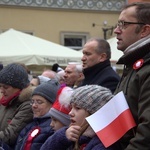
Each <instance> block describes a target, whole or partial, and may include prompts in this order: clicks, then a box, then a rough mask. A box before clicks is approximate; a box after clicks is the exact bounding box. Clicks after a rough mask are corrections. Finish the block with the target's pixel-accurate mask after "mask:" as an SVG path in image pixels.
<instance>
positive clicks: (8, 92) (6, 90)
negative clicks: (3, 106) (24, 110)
mask: <svg viewBox="0 0 150 150" xmlns="http://www.w3.org/2000/svg"><path fill="white" fill-rule="evenodd" d="M19 90H20V89H18V88H14V87H12V86H10V85H6V84H0V92H1V93H2V96H4V98H5V99H8V98H10V97H11V96H12V95H14V94H15V93H16V92H18V91H19Z"/></svg>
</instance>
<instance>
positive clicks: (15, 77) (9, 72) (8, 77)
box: [0, 63, 29, 89]
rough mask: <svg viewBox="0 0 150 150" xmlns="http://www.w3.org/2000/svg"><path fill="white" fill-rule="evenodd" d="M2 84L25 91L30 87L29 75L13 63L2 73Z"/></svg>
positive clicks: (0, 72) (0, 77) (0, 78)
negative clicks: (24, 89)
mask: <svg viewBox="0 0 150 150" xmlns="http://www.w3.org/2000/svg"><path fill="white" fill-rule="evenodd" d="M0 83H3V84H7V85H10V86H12V87H14V88H18V89H23V88H26V87H27V86H28V85H29V80H28V73H27V71H26V70H25V68H24V67H23V66H21V65H20V64H17V63H12V64H9V65H7V66H6V67H4V68H3V69H2V70H1V71H0Z"/></svg>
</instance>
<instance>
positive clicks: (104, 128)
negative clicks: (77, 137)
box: [86, 91, 136, 147]
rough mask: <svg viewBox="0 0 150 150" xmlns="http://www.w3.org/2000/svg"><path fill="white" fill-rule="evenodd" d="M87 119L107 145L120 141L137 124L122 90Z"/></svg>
mask: <svg viewBox="0 0 150 150" xmlns="http://www.w3.org/2000/svg"><path fill="white" fill-rule="evenodd" d="M86 120H87V121H88V123H89V124H90V126H91V127H92V128H93V130H94V131H95V133H96V134H97V136H98V137H99V139H100V140H101V142H102V143H103V144H104V146H105V147H109V146H110V145H112V144H113V143H115V142H116V141H118V140H119V139H120V138H121V137H122V136H123V135H124V134H125V133H126V132H127V131H128V130H129V129H131V128H133V127H134V126H136V123H135V121H134V119H133V116H132V114H131V111H130V109H129V106H128V104H127V102H126V99H125V96H124V94H123V92H122V91H121V92H119V93H118V94H117V95H115V96H114V97H113V98H112V99H111V100H110V101H109V102H107V103H106V104H105V105H104V106H103V107H101V108H100V109H99V110H98V111H97V112H95V113H94V114H92V115H91V116H89V117H87V118H86Z"/></svg>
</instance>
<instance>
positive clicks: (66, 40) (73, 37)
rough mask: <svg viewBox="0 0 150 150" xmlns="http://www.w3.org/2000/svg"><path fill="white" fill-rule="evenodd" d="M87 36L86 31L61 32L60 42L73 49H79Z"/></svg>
mask: <svg viewBox="0 0 150 150" xmlns="http://www.w3.org/2000/svg"><path fill="white" fill-rule="evenodd" d="M88 37H89V34H88V33H73V32H62V33H61V44H62V45H64V46H66V47H69V48H72V49H75V50H81V49H82V47H83V46H84V44H85V43H86V41H87V39H88Z"/></svg>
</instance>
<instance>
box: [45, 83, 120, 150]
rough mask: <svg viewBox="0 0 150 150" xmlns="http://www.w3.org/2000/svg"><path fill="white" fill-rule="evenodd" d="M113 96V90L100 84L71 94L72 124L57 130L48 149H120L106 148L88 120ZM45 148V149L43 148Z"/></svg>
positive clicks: (115, 147) (85, 87)
mask: <svg viewBox="0 0 150 150" xmlns="http://www.w3.org/2000/svg"><path fill="white" fill-rule="evenodd" d="M112 97H113V95H112V93H111V91H110V90H109V89H107V88H105V87H101V86H98V85H87V86H82V87H79V88H77V89H75V90H74V92H73V93H72V95H71V101H70V104H71V111H70V112H69V115H70V120H71V124H70V126H69V128H68V127H63V128H61V129H60V130H58V131H56V132H55V133H54V134H53V135H52V136H51V138H50V140H49V145H48V147H45V148H47V149H51V150H59V149H61V150H66V149H72V150H82V149H85V150H91V149H92V150H105V149H106V150H119V147H118V145H117V144H116V143H115V144H114V145H112V146H110V147H108V148H105V147H104V145H103V144H102V142H101V141H100V140H99V138H98V137H97V135H96V134H95V133H94V131H93V130H92V128H91V127H90V126H89V124H88V123H87V121H86V119H85V118H86V117H88V116H90V115H91V114H93V113H95V112H96V111H97V110H98V109H100V108H101V107H102V106H103V105H105V104H106V103H107V102H108V101H109V100H110V99H111V98H112ZM42 150H44V149H42Z"/></svg>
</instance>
